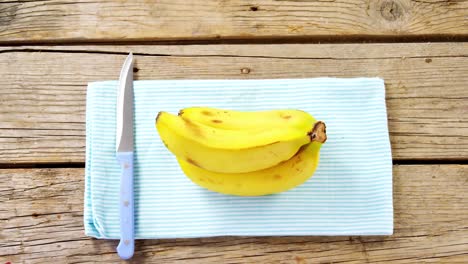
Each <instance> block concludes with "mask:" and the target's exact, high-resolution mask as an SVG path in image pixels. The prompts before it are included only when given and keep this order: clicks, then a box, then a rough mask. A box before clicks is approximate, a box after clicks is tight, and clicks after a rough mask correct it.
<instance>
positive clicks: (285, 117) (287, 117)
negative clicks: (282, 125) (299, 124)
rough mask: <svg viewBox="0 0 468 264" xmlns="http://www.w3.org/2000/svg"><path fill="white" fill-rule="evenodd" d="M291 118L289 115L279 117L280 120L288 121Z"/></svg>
mask: <svg viewBox="0 0 468 264" xmlns="http://www.w3.org/2000/svg"><path fill="white" fill-rule="evenodd" d="M291 117H292V116H290V115H281V118H284V119H290V118H291Z"/></svg>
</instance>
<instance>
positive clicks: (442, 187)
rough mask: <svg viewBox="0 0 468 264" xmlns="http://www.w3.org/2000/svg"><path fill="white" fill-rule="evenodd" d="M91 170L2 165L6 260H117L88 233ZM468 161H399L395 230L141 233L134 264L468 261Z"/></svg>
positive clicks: (0, 257)
mask: <svg viewBox="0 0 468 264" xmlns="http://www.w3.org/2000/svg"><path fill="white" fill-rule="evenodd" d="M83 173H84V169H78V168H76V169H12V170H9V169H3V170H0V203H1V204H2V206H1V207H0V226H1V228H0V263H5V262H8V261H9V262H11V263H15V264H17V263H52V262H53V263H91V262H94V263H110V262H116V261H118V256H117V255H116V254H115V247H116V245H117V242H116V241H103V240H96V239H91V238H88V237H85V236H84V230H83V222H82V221H83V220H82V217H83V215H82V210H83V200H82V199H83V187H84V182H83V179H84V175H83ZM467 175H468V165H399V166H394V185H393V186H394V208H395V209H394V210H395V217H394V219H395V220H394V221H395V233H394V235H392V236H369V237H358V236H356V237H355V236H353V237H344V236H342V237H307V236H301V237H216V238H198V239H164V240H141V241H138V242H137V247H136V253H135V257H134V259H133V263H220V261H222V263H295V264H303V263H427V262H430V263H450V264H453V263H466V262H467V260H468V206H467V199H468V193H467V192H466V189H467V187H468V186H467Z"/></svg>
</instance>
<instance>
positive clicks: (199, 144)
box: [156, 112, 323, 173]
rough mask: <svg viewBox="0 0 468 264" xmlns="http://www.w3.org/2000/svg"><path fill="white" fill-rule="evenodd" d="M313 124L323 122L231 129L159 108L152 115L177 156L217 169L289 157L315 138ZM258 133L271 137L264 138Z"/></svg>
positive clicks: (247, 167)
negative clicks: (186, 117) (279, 127)
mask: <svg viewBox="0 0 468 264" xmlns="http://www.w3.org/2000/svg"><path fill="white" fill-rule="evenodd" d="M317 124H323V123H321V122H317V123H315V124H313V123H310V124H309V125H308V126H306V125H304V126H303V128H290V127H285V128H281V129H271V128H268V129H266V128H262V129H250V130H238V131H234V130H225V129H219V128H215V127H209V126H206V125H204V124H200V123H197V122H195V121H191V120H188V119H184V118H183V117H180V116H176V115H172V114H169V113H166V112H160V113H159V115H158V117H157V118H156V128H157V130H158V132H159V135H160V137H161V139H162V141H163V142H164V144H165V145H166V147H167V148H168V149H169V151H171V152H172V153H173V154H174V155H175V156H176V157H177V158H178V159H180V160H184V161H185V162H187V163H190V164H192V165H194V166H197V167H200V168H203V169H205V170H208V171H213V172H221V173H243V172H251V171H257V170H262V169H266V168H269V167H272V166H275V165H277V164H278V163H280V162H283V161H285V160H288V159H290V158H291V157H292V156H294V154H296V153H297V151H298V150H299V148H300V147H301V146H303V145H305V144H307V143H309V142H311V141H312V140H317V138H316V137H317V135H318V134H317V133H315V131H316V129H315V128H316V127H317ZM272 130H273V131H272ZM280 132H282V133H280ZM259 135H263V136H264V137H271V139H270V140H267V141H265V139H264V138H262V136H259ZM273 135H275V136H276V137H274V136H273ZM236 146H237V148H235V147H236Z"/></svg>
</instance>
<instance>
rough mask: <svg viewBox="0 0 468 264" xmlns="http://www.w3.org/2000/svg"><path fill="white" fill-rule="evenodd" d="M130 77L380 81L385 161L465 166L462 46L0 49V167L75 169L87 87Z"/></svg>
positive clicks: (467, 125)
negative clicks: (388, 149)
mask: <svg viewBox="0 0 468 264" xmlns="http://www.w3.org/2000/svg"><path fill="white" fill-rule="evenodd" d="M129 51H133V52H134V53H135V54H136V64H135V69H134V70H135V71H137V72H136V73H135V78H136V79H137V80H144V79H145V80H147V79H221V78H228V79H229V78H234V79H248V78H303V77H323V76H335V77H362V76H366V77H374V76H379V77H382V78H384V80H385V83H386V89H387V107H388V115H389V129H390V136H391V142H392V151H393V158H394V159H396V160H431V159H435V160H467V159H468V118H467V117H468V105H467V103H466V102H467V98H468V89H467V83H468V72H467V70H466V65H468V57H467V55H468V43H432V44H430V43H428V44H326V45H325V44H322V45H316V44H288V45H180V46H155V45H140V46H106V45H103V46H19V47H0V73H1V75H2V78H0V87H2V89H0V102H1V104H0V163H3V164H11V163H50V162H52V163H56V162H83V161H84V152H85V104H86V101H85V100H86V98H85V95H86V85H87V83H88V82H91V81H98V80H109V79H113V80H116V79H118V74H119V72H120V67H121V65H122V62H123V60H124V59H125V56H126V54H127V52H129Z"/></svg>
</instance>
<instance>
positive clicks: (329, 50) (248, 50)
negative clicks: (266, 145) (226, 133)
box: [0, 0, 468, 264]
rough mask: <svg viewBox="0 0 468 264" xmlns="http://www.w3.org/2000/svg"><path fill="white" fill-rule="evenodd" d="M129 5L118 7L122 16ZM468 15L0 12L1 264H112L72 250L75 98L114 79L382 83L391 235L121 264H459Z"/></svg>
mask: <svg viewBox="0 0 468 264" xmlns="http://www.w3.org/2000/svg"><path fill="white" fill-rule="evenodd" d="M128 2H130V1H128ZM467 41H468V1H463V0H453V1H452V0H443V1H441V0H425V1H420V0H412V1H410V0H375V1H374V0H354V1H353V0H336V1H335V0H320V1H306V0H303V1H301V0H284V1H273V0H252V1H241V0H233V1H221V0H219V1H211V0H208V1H206V0H205V1H202V0H193V1H182V0H160V1H143V0H139V1H132V2H131V3H126V1H110V0H107V1H78V2H76V1H71V0H60V1H58V0H49V1H46V0H44V1H15V0H0V77H1V78H0V87H1V89H0V102H1V104H0V113H1V114H0V166H1V169H0V263H1V264H3V263H12V264H16V263H88V262H89V263H92V262H102V263H115V262H119V258H118V256H117V255H116V253H115V247H116V243H117V242H116V241H102V240H96V239H91V238H88V237H86V236H84V230H83V222H82V221H83V220H82V217H83V185H84V182H83V180H84V166H85V164H84V154H85V103H86V101H85V95H86V85H87V83H88V82H90V81H97V80H109V79H114V80H115V79H118V74H119V71H120V67H121V65H122V62H123V60H124V58H125V56H126V54H127V53H128V52H129V51H133V52H134V53H135V54H136V55H137V56H138V60H137V62H136V65H135V68H134V72H135V78H136V79H137V80H138V79H187V78H193V79H204V78H238V79H250V78H281V77H290V78H294V77H323V76H336V77H357V76H367V77H374V76H379V77H382V78H384V79H385V83H386V89H387V90H386V91H387V95H386V99H387V106H388V115H389V119H388V121H389V128H390V136H391V143H392V154H393V159H394V185H393V186H394V207H395V220H394V221H395V233H394V235H392V236H374V237H360V236H353V237H305V236H304V237H281V238H275V237H262V238H258V237H218V238H200V239H168V240H145V241H138V242H137V245H136V248H137V251H136V253H135V257H134V258H133V260H132V262H133V263H295V264H304V263H468V165H467V164H468V163H467V161H468V42H467Z"/></svg>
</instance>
